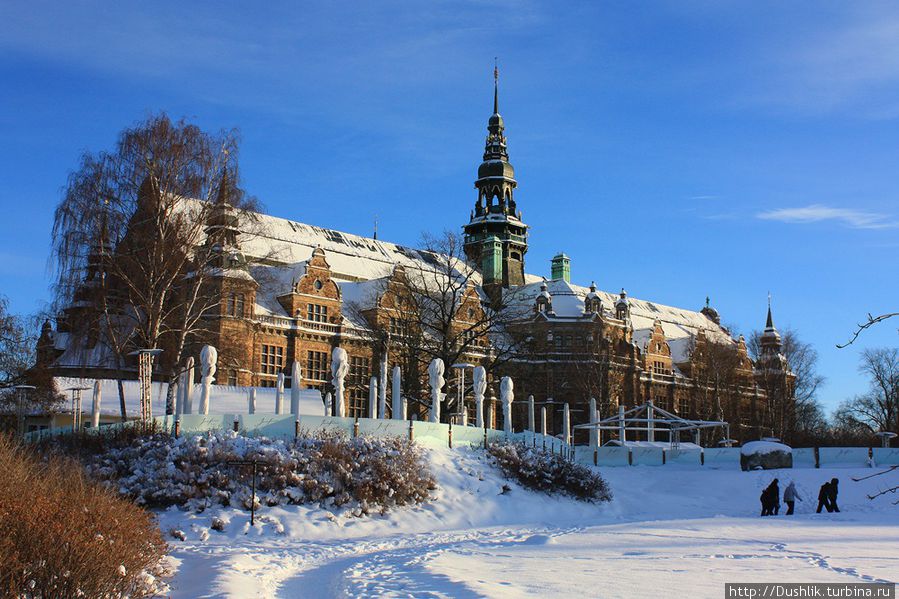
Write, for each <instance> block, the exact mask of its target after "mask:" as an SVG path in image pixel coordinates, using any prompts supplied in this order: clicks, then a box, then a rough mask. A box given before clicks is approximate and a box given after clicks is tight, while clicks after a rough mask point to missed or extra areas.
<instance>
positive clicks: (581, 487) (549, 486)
mask: <svg viewBox="0 0 899 599" xmlns="http://www.w3.org/2000/svg"><path fill="white" fill-rule="evenodd" d="M487 452H488V454H489V455H490V456H491V457H492V458H493V461H494V462H495V463H496V465H497V466H498V467H499V469H500V470H501V471H502V472H503V474H504V475H505V476H506V477H508V478H511V479H513V480H517V481H518V482H519V483H520V484H521V485H522V486H524V487H527V488H529V489H534V490H537V491H543V492H544V493H550V494H551V493H562V494H565V495H570V496H572V497H575V498H576V499H580V500H583V501H611V500H612V492H611V491H610V490H609V487H608V485H607V484H606V481H605V480H603V478H602V477H601V476H600V475H599V474H598V473H597V472H596V471H595V470H593V469H591V468H588V467H586V466H581V465H580V464H575V463H574V462H570V461H568V460H566V459H565V458H563V457H562V456H560V455H555V454H553V453H547V452H545V451H543V450H542V449H537V448H533V447H528V446H527V445H525V444H524V443H496V444H493V445H490V446H489V447H488V449H487Z"/></svg>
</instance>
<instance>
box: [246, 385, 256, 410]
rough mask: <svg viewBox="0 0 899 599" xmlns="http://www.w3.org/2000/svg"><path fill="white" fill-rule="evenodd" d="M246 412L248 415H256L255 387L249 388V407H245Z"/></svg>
mask: <svg viewBox="0 0 899 599" xmlns="http://www.w3.org/2000/svg"><path fill="white" fill-rule="evenodd" d="M247 411H248V412H249V413H250V414H255V413H256V387H250V399H249V405H248V406H247Z"/></svg>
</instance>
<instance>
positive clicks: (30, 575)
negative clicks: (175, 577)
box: [0, 435, 167, 599]
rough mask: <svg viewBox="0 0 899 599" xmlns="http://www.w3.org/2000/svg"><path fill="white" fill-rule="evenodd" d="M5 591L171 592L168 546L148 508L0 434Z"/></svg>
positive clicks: (23, 594)
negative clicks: (166, 558) (166, 562)
mask: <svg viewBox="0 0 899 599" xmlns="http://www.w3.org/2000/svg"><path fill="white" fill-rule="evenodd" d="M0 472H3V483H2V484H0V596H2V597H16V598H20V599H26V598H31V597H146V596H154V595H157V594H159V593H163V592H165V590H166V589H167V587H166V586H165V584H164V583H162V582H161V576H162V575H163V574H164V569H163V566H162V558H163V556H164V555H165V551H166V545H165V543H164V542H163V540H162V535H161V533H160V530H159V527H158V526H157V525H156V523H155V521H154V519H153V517H152V516H151V515H150V514H149V513H148V512H147V511H146V510H144V509H142V508H140V507H138V506H135V505H134V504H133V503H131V502H130V501H127V500H124V499H121V498H119V497H118V496H116V494H115V493H113V492H111V491H110V490H109V489H107V488H105V487H104V486H103V485H100V484H97V483H96V482H93V481H91V480H89V479H88V478H87V477H86V476H85V475H84V473H83V471H82V469H81V468H80V467H79V465H78V464H77V463H76V462H74V461H72V460H70V459H66V458H63V457H60V456H53V455H50V456H43V457H39V456H37V455H35V454H33V453H31V452H28V451H26V450H24V449H22V448H20V447H17V446H16V445H15V443H14V442H13V441H12V440H10V439H9V438H8V437H5V436H3V435H0Z"/></svg>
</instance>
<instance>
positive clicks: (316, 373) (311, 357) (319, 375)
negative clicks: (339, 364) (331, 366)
mask: <svg viewBox="0 0 899 599" xmlns="http://www.w3.org/2000/svg"><path fill="white" fill-rule="evenodd" d="M303 374H304V375H305V376H307V377H309V380H310V381H315V382H317V383H326V382H328V379H329V378H330V376H329V373H328V354H327V352H323V351H308V352H306V372H304V373H303Z"/></svg>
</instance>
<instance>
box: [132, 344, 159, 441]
mask: <svg viewBox="0 0 899 599" xmlns="http://www.w3.org/2000/svg"><path fill="white" fill-rule="evenodd" d="M161 353H162V350H161V349H139V350H137V351H133V352H131V354H130V355H132V356H137V360H138V362H137V379H138V381H139V382H140V421H141V423H142V424H144V425H147V424H148V423H149V422H150V419H151V418H152V417H153V391H152V387H151V385H152V383H153V358H155V357H156V356H158V355H159V354H161Z"/></svg>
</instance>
